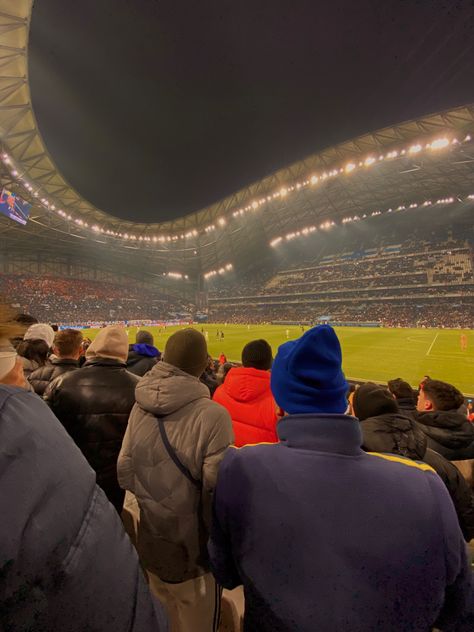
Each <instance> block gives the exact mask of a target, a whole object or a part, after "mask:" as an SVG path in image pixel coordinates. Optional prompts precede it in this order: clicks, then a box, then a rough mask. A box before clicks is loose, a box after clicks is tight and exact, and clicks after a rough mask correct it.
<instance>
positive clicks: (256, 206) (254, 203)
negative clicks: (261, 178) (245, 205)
mask: <svg viewBox="0 0 474 632" xmlns="http://www.w3.org/2000/svg"><path fill="white" fill-rule="evenodd" d="M252 208H253V209H254V210H255V209H256V208H258V202H257V201H256V200H254V201H253V202H252Z"/></svg>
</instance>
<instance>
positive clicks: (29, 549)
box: [0, 385, 167, 632]
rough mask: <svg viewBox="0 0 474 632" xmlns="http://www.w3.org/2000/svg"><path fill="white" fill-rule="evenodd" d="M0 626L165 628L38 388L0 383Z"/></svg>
mask: <svg viewBox="0 0 474 632" xmlns="http://www.w3.org/2000/svg"><path fill="white" fill-rule="evenodd" d="M0 630H9V631H11V632H25V631H34V632H53V631H58V632H59V631H61V632H84V631H85V630H87V632H163V631H165V630H167V624H166V622H165V616H164V614H163V611H162V609H161V607H160V606H159V604H157V603H155V602H154V601H153V600H152V598H151V596H150V593H149V591H148V588H147V586H146V583H145V580H144V578H143V575H142V571H141V569H140V567H139V563H138V558H137V555H136V553H135V550H134V549H133V547H132V545H131V543H130V540H129V539H128V537H127V536H126V535H125V533H124V530H123V527H122V524H121V522H120V519H119V517H118V516H117V512H116V511H115V510H114V508H113V507H112V505H111V504H110V503H109V502H108V500H107V498H106V497H105V494H104V493H103V492H102V490H101V489H100V488H99V487H97V485H96V484H95V473H94V471H93V470H92V469H91V468H90V467H89V465H88V464H87V462H86V460H85V458H84V457H83V456H82V454H81V452H80V450H79V449H78V448H77V447H76V446H75V445H74V442H73V441H72V439H71V438H70V437H69V436H68V434H67V433H66V431H65V430H64V428H63V427H62V426H61V424H60V423H59V421H58V420H57V419H56V418H55V417H54V415H53V414H52V412H51V411H50V410H49V408H48V406H47V405H46V404H45V403H44V402H43V401H42V400H41V399H40V398H39V397H38V396H37V395H35V394H33V393H30V392H27V391H25V390H24V389H20V388H15V387H8V386H3V385H0Z"/></svg>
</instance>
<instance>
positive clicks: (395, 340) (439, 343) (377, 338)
mask: <svg viewBox="0 0 474 632" xmlns="http://www.w3.org/2000/svg"><path fill="white" fill-rule="evenodd" d="M141 329H146V330H148V331H150V332H151V333H152V334H153V335H154V337H155V345H156V346H157V347H158V348H159V349H160V350H163V348H164V346H165V343H166V340H167V338H168V337H169V336H170V334H172V333H173V332H175V331H177V330H178V329H183V327H179V326H176V327H167V328H166V331H165V332H163V331H162V332H160V330H159V328H158V327H142V328H141ZM195 329H197V330H198V331H201V329H202V330H203V331H204V332H207V336H208V348H209V353H210V354H211V355H212V356H213V357H217V356H219V354H220V353H221V352H224V353H225V355H226V356H227V359H228V360H229V361H235V362H238V361H240V354H241V351H242V347H243V346H244V345H245V343H247V342H249V341H250V340H255V339H256V338H265V339H266V340H268V342H269V343H270V344H271V345H272V347H273V351H274V353H276V351H277V349H278V346H279V345H280V344H282V343H283V342H285V341H286V340H287V331H288V338H289V339H295V338H298V337H299V336H301V334H302V332H301V327H291V326H290V327H285V326H279V325H207V324H204V325H202V326H201V325H195ZM217 330H219V331H223V332H224V338H223V339H222V340H221V339H218V338H217V336H216V333H217ZM97 331H98V330H97V329H90V330H85V331H84V335H85V336H89V337H90V338H94V337H95V335H96V334H97ZM136 331H137V328H136V327H130V328H129V329H128V337H129V340H130V342H134V341H135V334H136ZM336 331H337V335H338V336H339V339H340V341H341V346H342V354H343V366H344V372H345V374H346V376H347V377H348V378H352V379H356V380H374V381H380V382H386V381H387V380H389V379H392V378H395V377H402V378H403V379H405V380H407V381H408V382H410V384H412V385H413V386H416V385H417V384H418V383H419V381H420V380H421V378H422V377H423V376H424V375H429V376H431V377H432V378H437V379H440V380H444V381H447V382H451V383H452V384H454V385H455V386H457V387H458V388H459V389H460V390H461V391H463V392H464V393H466V394H473V393H474V355H473V350H474V330H466V331H459V330H452V329H383V328H380V329H378V328H364V327H339V328H336ZM462 333H464V334H465V335H466V336H467V340H468V348H467V350H466V351H462V350H461V343H460V338H461V334H462Z"/></svg>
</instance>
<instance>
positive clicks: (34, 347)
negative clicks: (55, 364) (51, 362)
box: [16, 340, 49, 366]
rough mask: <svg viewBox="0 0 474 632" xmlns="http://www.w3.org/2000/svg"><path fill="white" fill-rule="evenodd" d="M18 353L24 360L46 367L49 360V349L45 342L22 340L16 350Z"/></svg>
mask: <svg viewBox="0 0 474 632" xmlns="http://www.w3.org/2000/svg"><path fill="white" fill-rule="evenodd" d="M16 352H17V353H18V355H19V356H21V357H22V358H26V359H27V360H32V361H33V362H37V363H38V364H39V365H40V366H44V365H45V364H46V361H47V360H48V355H49V347H48V344H47V343H46V342H45V341H44V340H22V341H21V342H20V344H19V345H18V347H17V348H16Z"/></svg>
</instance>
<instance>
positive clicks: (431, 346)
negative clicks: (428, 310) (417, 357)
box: [425, 332, 439, 356]
mask: <svg viewBox="0 0 474 632" xmlns="http://www.w3.org/2000/svg"><path fill="white" fill-rule="evenodd" d="M438 336H439V332H438V333H437V334H436V336H435V337H434V338H433V342H432V343H431V344H430V348H429V349H428V351H427V352H426V354H425V355H427V356H429V355H430V351H431V349H432V348H433V346H434V343H435V342H436V339H437V338H438Z"/></svg>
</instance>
